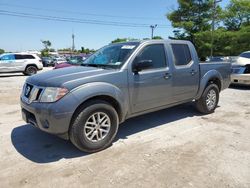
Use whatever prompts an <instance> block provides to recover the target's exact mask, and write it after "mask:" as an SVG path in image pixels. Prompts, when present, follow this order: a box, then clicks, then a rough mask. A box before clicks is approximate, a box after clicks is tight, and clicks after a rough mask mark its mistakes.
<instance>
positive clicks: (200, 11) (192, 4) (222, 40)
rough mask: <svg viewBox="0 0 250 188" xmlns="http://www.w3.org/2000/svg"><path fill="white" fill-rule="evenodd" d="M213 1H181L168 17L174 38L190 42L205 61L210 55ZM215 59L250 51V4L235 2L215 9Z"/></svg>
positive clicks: (242, 1) (247, 1) (234, 0)
mask: <svg viewBox="0 0 250 188" xmlns="http://www.w3.org/2000/svg"><path fill="white" fill-rule="evenodd" d="M212 2H213V1H212V0H206V1H205V0H178V3H179V7H178V9H177V10H174V11H173V12H171V13H169V14H168V15H167V17H168V19H169V20H170V21H171V22H172V25H173V27H174V28H175V30H174V37H170V38H174V39H185V40H190V41H191V42H193V43H194V45H195V47H196V49H197V52H198V55H199V57H200V58H201V59H204V58H205V57H207V56H209V55H210V50H211V41H212V32H211V26H210V25H211V20H212V7H213V4H212ZM215 22H216V24H217V26H220V27H218V28H217V29H216V28H215V31H214V45H213V48H214V54H213V55H214V56H229V55H239V54H240V53H241V52H243V51H247V50H250V1H249V0H231V2H230V4H229V5H228V6H227V7H226V8H225V10H222V9H221V8H220V7H219V6H218V7H217V8H216V10H215Z"/></svg>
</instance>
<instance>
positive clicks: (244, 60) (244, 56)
mask: <svg viewBox="0 0 250 188" xmlns="http://www.w3.org/2000/svg"><path fill="white" fill-rule="evenodd" d="M231 83H232V84H241V85H249V86H250V51H247V52H243V53H241V54H240V55H239V57H238V59H237V61H236V63H233V64H232V74H231Z"/></svg>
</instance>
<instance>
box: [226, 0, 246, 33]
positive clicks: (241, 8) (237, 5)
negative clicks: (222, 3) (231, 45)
mask: <svg viewBox="0 0 250 188" xmlns="http://www.w3.org/2000/svg"><path fill="white" fill-rule="evenodd" d="M223 21H224V25H225V27H226V29H227V30H230V31H237V30H239V29H240V27H241V26H242V25H243V26H247V25H250V1H249V0H231V2H230V4H229V5H228V6H227V7H226V9H225V11H224V13H223Z"/></svg>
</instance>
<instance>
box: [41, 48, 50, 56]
mask: <svg viewBox="0 0 250 188" xmlns="http://www.w3.org/2000/svg"><path fill="white" fill-rule="evenodd" d="M41 56H42V57H49V50H48V49H43V50H42V51H41Z"/></svg>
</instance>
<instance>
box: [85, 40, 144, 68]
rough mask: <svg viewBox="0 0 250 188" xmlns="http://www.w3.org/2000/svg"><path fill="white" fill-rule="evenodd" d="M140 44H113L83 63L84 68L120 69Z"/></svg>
mask: <svg viewBox="0 0 250 188" xmlns="http://www.w3.org/2000/svg"><path fill="white" fill-rule="evenodd" d="M138 45H139V42H127V43H119V44H111V45H108V46H105V47H103V48H101V49H100V50H98V51H97V52H96V53H94V54H93V55H91V56H90V57H89V58H88V59H86V60H85V61H84V62H83V64H82V65H83V66H95V67H110V68H120V67H121V66H122V65H123V64H124V63H125V61H126V60H127V59H128V57H129V56H130V55H131V53H132V52H133V51H134V50H135V49H136V47H137V46H138Z"/></svg>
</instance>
